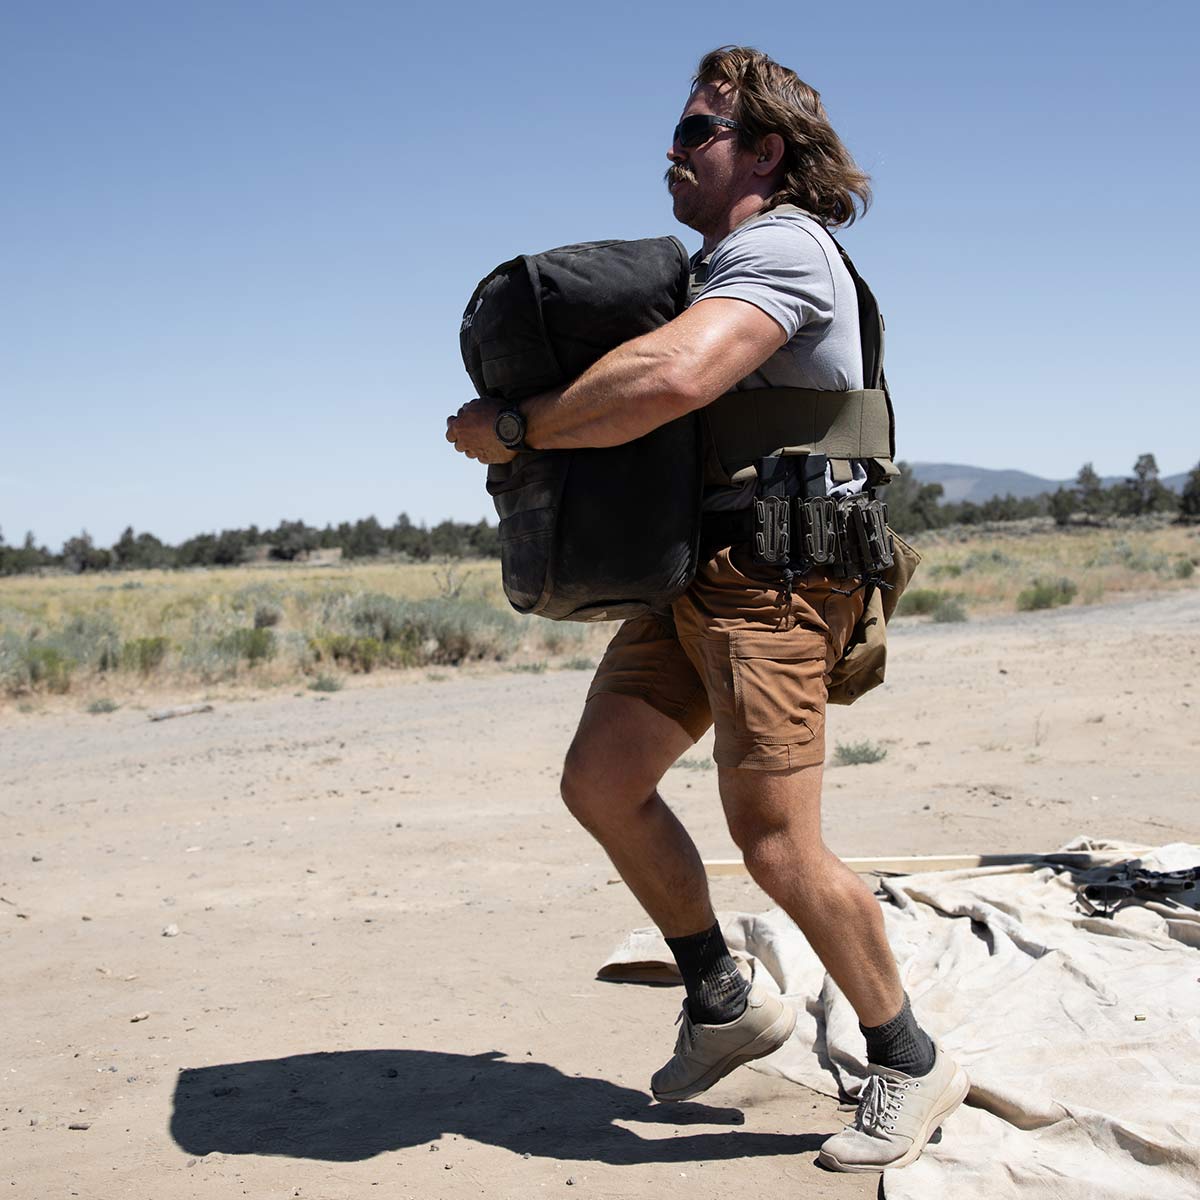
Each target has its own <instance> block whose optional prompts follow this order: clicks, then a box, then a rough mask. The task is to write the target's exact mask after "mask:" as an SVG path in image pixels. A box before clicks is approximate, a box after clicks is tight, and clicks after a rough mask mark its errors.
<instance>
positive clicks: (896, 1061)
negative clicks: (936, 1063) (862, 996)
mask: <svg viewBox="0 0 1200 1200" xmlns="http://www.w3.org/2000/svg"><path fill="white" fill-rule="evenodd" d="M859 1029H861V1030H862V1032H863V1036H864V1037H865V1038H866V1039H867V1061H868V1062H872V1063H874V1064H875V1065H876V1066H878V1067H888V1068H890V1069H891V1070H893V1071H903V1072H904V1074H905V1075H928V1074H929V1072H930V1071H932V1070H933V1056H934V1049H933V1042H932V1040H931V1039H930V1037H929V1034H927V1033H926V1032H925V1030H923V1029H922V1028H921V1027H920V1025H918V1024H917V1018H916V1017H914V1016H913V1010H912V1006H911V1005H910V1004H909V1002H908V997H907V996H905V997H904V1007H903V1008H902V1009H901V1010H900V1011H899V1012H898V1013H897V1014H896V1015H895V1016H894V1017H893V1018H892V1019H891V1020H890V1021H885V1022H884V1023H883V1024H882V1025H873V1026H870V1027H868V1026H866V1025H861V1024H860V1025H859Z"/></svg>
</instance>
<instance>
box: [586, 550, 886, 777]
mask: <svg viewBox="0 0 1200 1200" xmlns="http://www.w3.org/2000/svg"><path fill="white" fill-rule="evenodd" d="M856 583H857V580H849V581H845V580H831V579H829V578H828V577H826V576H824V575H822V574H820V573H818V572H810V573H809V574H808V575H806V576H797V577H796V579H795V582H794V584H793V590H792V596H791V598H790V600H789V599H787V598H786V597H785V596H784V595H783V583H782V580H781V575H780V572H779V570H778V568H771V567H767V566H763V565H760V564H758V563H754V562H752V561H751V559H750V552H749V549H748V548H746V547H743V546H735V547H731V548H730V547H726V548H724V549H721V550H717V551H715V552H714V553H713V555H712V557H711V558H709V559H708V561H707V562H703V563H702V564H701V566H700V569H699V571H698V572H697V574H696V579H695V581H694V582H693V584H692V586H691V587H690V588H688V590H687V591H686V592H685V593H684V594H683V595H682V596H681V597H680V598H679V599H678V600H676V601H675V602H674V603H673V604H672V605H671V611H670V612H669V613H664V614H652V615H649V616H643V617H634V618H632V619H631V620H628V621H625V622H624V623H623V624H622V625H621V627H620V629H619V630H618V631H617V633H616V636H615V637H614V638H613V640H612V641H611V642H610V643H609V646H608V649H607V650H606V651H605V653H604V657H603V659H602V660H601V662H600V666H599V667H598V668H597V669H596V676H595V678H594V679H593V680H592V686H591V688H590V689H589V691H588V699H589V700H590V699H591V698H592V697H593V696H598V695H600V694H601V693H605V692H607V693H612V694H615V695H619V696H637V697H638V698H639V699H641V700H644V701H645V702H646V703H647V704H649V705H650V706H651V707H652V708H655V709H657V710H658V711H659V712H660V713H662V714H663V715H664V716H666V717H669V718H670V719H671V720H672V721H674V722H675V723H676V724H678V725H680V726H681V727H682V728H683V729H684V730H685V731H686V732H687V734H688V736H689V737H691V739H692V740H693V741H696V740H697V739H699V738H700V736H701V735H702V734H703V733H704V732H705V731H706V730H707V729H708V727H709V726H710V725H715V726H716V744H715V747H714V750H713V757H714V758H715V759H716V761H717V764H718V765H719V766H722V767H743V768H747V769H749V770H756V771H783V770H787V769H788V768H791V767H804V766H812V765H814V764H816V763H821V762H823V761H824V759H825V700H826V694H827V693H826V688H827V685H828V682H829V672H830V670H831V668H832V667H833V665H834V663H836V662H837V660H838V659H839V658H841V656H842V650H843V648H844V647H845V645H846V642H847V641H848V639H849V637H850V634H851V632H852V631H853V629H854V626H855V625H856V624H857V623H858V619H859V617H860V616H861V614H862V610H863V590H862V588H858V589H857V590H853V591H852V590H851V589H854V588H855V585H856ZM847 592H850V593H851V594H849V595H847V594H846V593H847Z"/></svg>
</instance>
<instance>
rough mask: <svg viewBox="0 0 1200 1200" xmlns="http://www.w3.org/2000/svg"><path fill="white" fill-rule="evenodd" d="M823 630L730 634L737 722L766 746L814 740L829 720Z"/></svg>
mask: <svg viewBox="0 0 1200 1200" xmlns="http://www.w3.org/2000/svg"><path fill="white" fill-rule="evenodd" d="M825 653H826V644H825V637H824V635H823V634H820V633H817V632H815V631H814V630H811V629H800V628H797V629H783V630H776V631H769V630H760V629H735V630H733V631H732V632H731V633H730V634H729V662H730V667H731V670H732V674H733V702H734V726H735V729H736V732H737V735H738V737H739V739H745V740H746V741H751V742H756V743H758V744H759V745H764V746H797V745H803V744H804V743H805V742H811V741H812V740H813V738H814V737H816V736H817V734H818V733H819V732H820V730H821V729H822V726H823V724H824V719H825Z"/></svg>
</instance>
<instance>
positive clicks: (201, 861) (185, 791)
mask: <svg viewBox="0 0 1200 1200" xmlns="http://www.w3.org/2000/svg"><path fill="white" fill-rule="evenodd" d="M1198 656H1200V592H1197V591H1194V590H1193V591H1189V592H1186V593H1179V594H1173V595H1170V596H1165V597H1160V598H1158V599H1149V600H1141V601H1136V602H1122V603H1117V604H1112V605H1109V606H1106V607H1100V608H1091V609H1084V608H1073V609H1065V610H1059V611H1056V612H1052V613H1040V614H1027V615H1022V616H1009V617H1004V618H995V619H990V620H985V621H977V622H972V623H970V624H966V625H943V626H932V625H923V624H916V623H912V622H908V623H904V622H901V623H899V624H898V625H897V626H896V627H895V632H894V638H893V665H892V668H891V678H890V682H889V686H888V687H887V688H886V689H884V690H883V691H880V692H876V693H874V694H873V695H871V696H869V697H867V698H865V699H864V700H863V701H862V702H861V703H860V704H858V705H856V706H854V707H853V708H851V709H847V710H838V711H835V712H834V713H833V714H832V718H831V738H830V742H831V745H832V743H833V742H837V741H844V742H848V741H854V740H858V739H861V738H864V737H869V738H872V739H875V740H881V741H883V742H884V743H885V744H886V745H887V746H888V748H889V753H888V756H887V758H886V760H885V761H884V762H882V763H879V764H877V765H872V766H857V767H845V768H840V769H834V770H831V771H830V772H829V775H828V787H827V793H826V828H827V836H828V839H829V841H830V843H831V845H832V846H833V847H834V848H835V849H837V850H838V851H839V852H841V853H844V854H906V853H932V852H965V851H985V850H995V851H1018V850H1036V849H1046V848H1050V847H1054V846H1056V845H1058V844H1060V843H1062V842H1063V841H1064V840H1066V839H1067V838H1069V837H1071V836H1073V835H1075V834H1078V833H1085V832H1086V833H1090V834H1094V835H1103V836H1111V837H1118V838H1125V839H1131V840H1138V841H1145V842H1148V843H1161V842H1167V841H1173V840H1179V839H1186V840H1190V841H1198V840H1200V806H1198V805H1197V803H1196V802H1197V778H1198V777H1200V772H1197V769H1196V768H1197V763H1198V758H1200V756H1198V754H1197V729H1198V728H1200V726H1198V723H1197V715H1198V713H1197V709H1198V708H1200V687H1198V686H1197V685H1196V682H1195V680H1196V677H1197V675H1198V674H1200V657H1198ZM586 686H587V675H586V674H585V673H582V672H558V673H548V674H545V675H528V674H512V673H503V672H496V673H491V674H484V675H461V676H457V675H451V676H450V677H449V678H447V679H445V680H444V681H430V680H429V679H427V678H426V677H425V676H424V675H423V674H415V675H413V676H405V677H399V678H397V677H394V676H393V677H392V678H391V679H386V680H384V679H372V678H368V679H365V680H362V681H359V682H357V683H356V684H355V685H354V686H351V687H350V688H348V689H347V690H345V691H343V692H340V693H337V694H335V695H332V696H330V697H328V698H325V697H315V696H314V695H313V694H312V693H310V692H303V693H301V694H299V695H292V694H290V693H288V694H280V693H279V692H276V693H273V694H271V695H268V696H262V697H259V698H258V699H256V700H253V701H250V700H241V701H225V702H218V703H217V707H216V711H215V712H213V713H211V714H205V715H199V716H191V717H187V718H183V719H179V720H173V721H165V722H162V723H151V722H149V721H147V719H146V717H145V714H144V713H138V712H134V711H130V710H127V709H123V710H120V711H118V712H116V713H113V714H111V715H107V716H89V715H86V714H83V713H58V714H53V715H49V716H45V715H43V716H34V715H28V716H21V715H18V714H16V713H13V712H10V713H8V714H6V715H5V716H3V717H2V718H0V828H2V830H3V838H2V842H0V846H2V849H0V896H2V897H3V901H2V902H0V951H2V954H3V959H2V961H3V963H4V971H3V977H2V980H0V998H2V1003H3V1012H4V1014H5V1016H4V1033H5V1036H4V1043H5V1045H4V1056H3V1092H2V1094H0V1147H2V1154H0V1164H2V1165H0V1188H2V1189H3V1192H2V1193H0V1194H5V1195H8V1196H11V1197H14V1198H16V1197H21V1198H24V1197H37V1198H39V1200H40V1198H42V1197H51V1196H68V1195H79V1196H85V1197H89V1198H92V1200H102V1198H107V1197H126V1196H129V1197H153V1198H154V1200H174V1198H176V1197H190V1196H204V1197H208V1196H213V1197H226V1196H234V1195H248V1196H254V1197H263V1198H267V1197H272V1198H273V1197H292V1196H299V1197H303V1198H306V1200H307V1198H318V1197H322V1198H342V1197H363V1196H370V1195H381V1196H382V1195H388V1196H397V1197H408V1196H412V1197H422V1198H424V1197H429V1196H438V1197H442V1196H445V1197H451V1198H458V1197H466V1196H474V1195H485V1196H495V1197H514V1198H515V1197H527V1196H530V1195H543V1194H547V1195H548V1194H556V1193H560V1192H561V1191H562V1189H564V1188H566V1187H571V1188H572V1189H573V1190H572V1191H571V1192H570V1193H568V1194H569V1195H591V1196H604V1197H625V1196H634V1195H637V1196H641V1195H645V1194H649V1193H651V1192H653V1193H654V1194H657V1195H664V1196H680V1197H683V1196H687V1197H717V1196H728V1195H735V1194H736V1195H767V1194H772V1195H778V1194H780V1192H781V1190H783V1189H787V1191H788V1192H791V1191H792V1190H793V1189H796V1190H795V1193H794V1194H803V1195H805V1196H807V1197H818V1198H819V1197H843V1196H855V1197H870V1196H874V1195H875V1194H876V1189H877V1186H878V1184H877V1179H876V1178H875V1177H873V1176H861V1177H859V1176H848V1177H846V1176H837V1175H832V1174H829V1173H826V1172H823V1171H821V1170H820V1169H819V1168H817V1167H816V1166H815V1163H814V1157H815V1150H816V1148H817V1146H818V1145H819V1143H820V1141H821V1140H822V1138H824V1137H825V1136H827V1135H828V1134H830V1133H832V1132H834V1131H835V1130H836V1129H838V1128H840V1126H841V1124H842V1121H843V1119H844V1114H840V1113H839V1112H838V1111H837V1109H836V1106H835V1104H834V1103H833V1102H832V1101H830V1100H828V1099H826V1098H824V1097H822V1096H819V1095H816V1094H813V1093H810V1092H808V1091H805V1090H803V1089H798V1088H795V1087H793V1086H790V1085H787V1084H783V1083H781V1082H779V1081H777V1080H773V1079H771V1078H768V1077H764V1076H762V1075H758V1074H755V1073H753V1072H751V1071H741V1072H738V1073H736V1074H735V1075H733V1076H731V1077H730V1078H728V1079H726V1080H725V1081H723V1082H722V1083H721V1084H720V1085H718V1086H717V1087H716V1088H714V1089H713V1091H712V1092H710V1093H709V1095H708V1096H707V1097H705V1101H706V1102H705V1103H694V1104H689V1105H680V1106H657V1105H654V1104H653V1103H652V1102H651V1101H650V1099H649V1097H648V1094H647V1092H646V1085H647V1080H648V1077H649V1074H650V1072H651V1071H652V1070H653V1069H654V1068H655V1067H657V1066H658V1065H659V1064H660V1063H661V1061H662V1060H663V1059H664V1058H665V1057H666V1055H667V1053H668V1052H669V1050H670V1046H671V1043H672V1039H673V1028H672V1020H673V1018H674V1015H675V1013H676V1010H677V1007H678V1004H679V1000H680V993H679V991H678V990H677V989H654V988H641V987H632V986H628V985H611V984H602V983H598V982H596V981H595V979H594V972H595V969H596V967H597V966H598V965H599V964H600V963H601V962H602V961H603V959H604V958H605V957H606V955H607V954H608V952H609V951H610V949H611V948H612V947H613V946H614V945H615V944H616V943H617V942H618V941H619V940H620V938H621V937H622V936H623V935H624V933H625V932H626V931H627V930H628V929H630V928H632V927H634V926H637V925H640V924H644V918H643V915H642V914H641V912H640V911H639V909H638V908H637V906H636V904H635V903H634V902H633V901H632V899H631V898H630V897H629V896H628V894H627V893H626V892H625V891H624V889H623V888H621V887H619V886H610V885H609V883H608V880H609V878H610V876H611V873H612V872H611V869H610V868H609V866H608V864H607V862H606V861H605V860H604V858H603V856H602V855H601V853H600V852H599V850H598V849H597V847H596V846H595V845H594V844H593V843H592V842H591V841H590V840H589V839H588V837H587V836H586V835H585V834H584V833H582V832H581V831H580V830H578V829H577V828H575V827H574V826H573V825H572V823H571V821H570V819H569V818H568V817H567V816H566V814H565V813H564V812H563V811H562V810H561V808H560V805H559V802H558V799H557V773H558V764H559V762H560V759H561V756H562V753H563V751H564V749H565V748H566V745H567V742H568V740H569V738H570V735H571V732H572V729H573V727H574V723H575V720H576V717H577V713H578V709H579V707H580V704H581V703H582V700H583V696H584V692H585V690H586ZM185 698H189V697H181V699H185ZM706 748H707V747H705V746H702V747H701V748H700V749H699V750H697V751H694V752H693V754H692V755H691V756H690V757H692V758H699V757H701V754H702V751H703V750H704V749H706ZM664 790H665V794H666V795H667V796H668V798H669V800H670V801H671V802H672V803H673V804H675V805H676V807H677V808H678V810H679V812H680V813H681V815H682V817H683V819H684V820H685V822H686V823H687V824H688V825H689V827H690V828H691V829H692V830H693V831H694V833H695V835H696V838H697V841H698V843H699V844H700V847H701V849H702V851H703V852H704V853H705V854H707V855H710V856H715V857H732V856H733V848H732V846H731V844H730V842H729V839H728V835H727V834H726V833H725V831H724V828H723V825H722V822H721V818H720V813H719V806H718V802H717V796H716V780H715V772H713V771H712V770H704V769H696V768H677V769H675V770H673V771H672V772H671V773H670V775H669V776H668V779H667V781H666V785H665V789H664ZM714 892H715V899H716V902H717V904H718V906H719V907H721V908H745V909H751V910H758V909H762V908H765V907H767V901H766V899H765V897H763V896H762V895H761V893H759V892H757V890H756V889H755V888H754V887H753V885H752V884H750V883H749V882H748V881H746V880H745V879H739V878H728V879H720V880H717V881H715V882H714ZM165 930H166V931H168V933H172V934H174V936H166V935H165V934H164V931H165ZM176 930H177V933H175V931H176ZM73 1125H77V1126H85V1127H86V1128H71V1126H73ZM951 1131H952V1126H951V1130H948V1131H947V1136H950V1135H951ZM376 1186H378V1188H379V1189H380V1191H379V1192H378V1193H375V1192H373V1191H372V1190H371V1189H372V1188H374V1187H376Z"/></svg>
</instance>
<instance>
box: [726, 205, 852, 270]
mask: <svg viewBox="0 0 1200 1200" xmlns="http://www.w3.org/2000/svg"><path fill="white" fill-rule="evenodd" d="M836 258H837V249H836V247H835V246H834V244H833V239H832V238H831V237H830V236H829V233H828V232H827V231H826V230H825V228H824V226H823V225H822V224H821V223H820V222H819V221H818V220H817V219H816V218H815V217H813V216H812V215H811V214H809V213H806V212H803V211H801V210H797V209H788V210H786V211H783V212H776V211H771V212H767V213H763V214H762V215H760V216H756V217H752V218H750V220H748V221H745V222H743V223H742V224H741V225H739V226H738V227H737V228H736V229H734V230H732V231H731V232H730V233H728V234H727V235H726V236H725V237H724V238H722V239H721V241H720V242H718V243H717V245H716V247H714V249H713V252H712V255H711V256H710V259H709V262H710V265H711V266H712V267H714V268H715V267H717V266H718V264H720V263H721V262H722V260H724V261H725V262H731V261H739V260H751V261H756V262H758V263H760V264H761V265H762V266H763V267H768V268H769V267H770V266H771V265H772V264H773V263H777V264H778V265H779V266H786V267H788V268H791V269H795V268H796V267H797V266H801V265H808V266H809V267H810V268H820V267H824V268H825V269H826V270H830V269H832V265H833V261H834V259H836Z"/></svg>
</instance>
